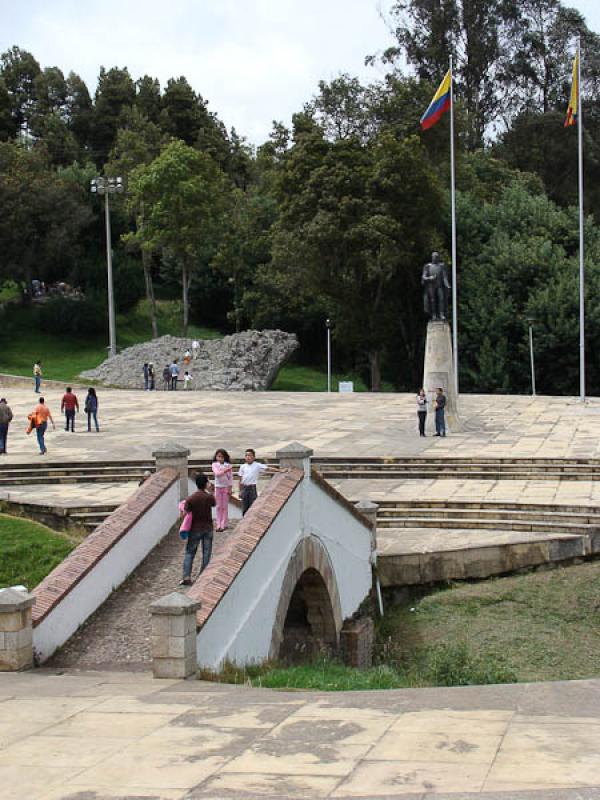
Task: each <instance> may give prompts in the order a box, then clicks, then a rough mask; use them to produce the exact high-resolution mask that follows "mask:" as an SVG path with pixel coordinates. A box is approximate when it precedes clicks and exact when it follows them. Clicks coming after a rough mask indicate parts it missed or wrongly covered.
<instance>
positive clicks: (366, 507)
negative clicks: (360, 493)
mask: <svg viewBox="0 0 600 800" xmlns="http://www.w3.org/2000/svg"><path fill="white" fill-rule="evenodd" d="M354 508H356V509H357V511H362V512H365V511H377V509H378V508H379V505H378V504H377V503H372V502H371V501H370V500H359V501H358V503H355V504H354Z"/></svg>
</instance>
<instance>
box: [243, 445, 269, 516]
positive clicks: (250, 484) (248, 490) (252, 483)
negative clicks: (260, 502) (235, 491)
mask: <svg viewBox="0 0 600 800" xmlns="http://www.w3.org/2000/svg"><path fill="white" fill-rule="evenodd" d="M244 460H245V463H244V464H242V465H241V467H240V468H239V470H238V475H239V477H240V499H241V501H242V516H243V515H244V514H245V513H246V512H247V511H248V509H249V508H250V507H251V505H252V503H254V501H255V500H256V498H257V497H258V493H257V491H256V484H257V481H258V478H259V476H260V475H261V474H262V473H263V472H279V469H278V468H277V467H268V466H267V465H266V464H261V463H260V461H256V453H255V452H254V450H253V449H252V448H251V447H249V448H248V449H247V450H246V452H245V454H244Z"/></svg>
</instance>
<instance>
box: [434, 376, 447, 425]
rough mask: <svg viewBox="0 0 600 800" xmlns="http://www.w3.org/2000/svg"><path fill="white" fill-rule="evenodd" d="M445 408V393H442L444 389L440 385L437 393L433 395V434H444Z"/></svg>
mask: <svg viewBox="0 0 600 800" xmlns="http://www.w3.org/2000/svg"><path fill="white" fill-rule="evenodd" d="M445 410H446V395H445V394H444V390H443V389H442V388H441V386H440V387H439V388H438V390H437V394H436V396H435V435H436V436H445V435H446V419H445Z"/></svg>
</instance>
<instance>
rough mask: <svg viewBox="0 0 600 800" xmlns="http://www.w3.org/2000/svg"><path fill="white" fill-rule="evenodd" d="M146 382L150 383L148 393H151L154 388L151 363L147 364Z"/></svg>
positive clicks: (152, 365)
mask: <svg viewBox="0 0 600 800" xmlns="http://www.w3.org/2000/svg"><path fill="white" fill-rule="evenodd" d="M148 380H149V381H150V391H151V392H153V391H154V389H155V388H156V387H155V379H154V364H153V363H152V362H150V364H148Z"/></svg>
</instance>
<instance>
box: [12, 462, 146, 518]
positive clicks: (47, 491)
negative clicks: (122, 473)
mask: <svg viewBox="0 0 600 800" xmlns="http://www.w3.org/2000/svg"><path fill="white" fill-rule="evenodd" d="M0 466H1V464H0ZM137 487H138V482H137V481H129V482H128V483H67V484H64V483H61V484H51V483H36V484H23V485H22V486H13V487H11V488H10V489H0V500H10V501H12V502H13V503H33V504H35V505H42V506H46V505H48V506H50V505H52V506H58V507H60V508H77V507H80V506H104V505H107V504H112V503H115V504H117V505H121V503H124V502H125V500H127V498H128V497H129V496H130V495H132V494H133V492H134V491H135V490H136V489H137Z"/></svg>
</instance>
